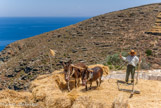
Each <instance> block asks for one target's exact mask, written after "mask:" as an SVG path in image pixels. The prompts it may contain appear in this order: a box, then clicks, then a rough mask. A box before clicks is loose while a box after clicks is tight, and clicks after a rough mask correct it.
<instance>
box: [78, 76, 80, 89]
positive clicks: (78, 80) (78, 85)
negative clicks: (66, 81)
mask: <svg viewBox="0 0 161 108" xmlns="http://www.w3.org/2000/svg"><path fill="white" fill-rule="evenodd" d="M79 86H80V78H79V79H78V87H79Z"/></svg>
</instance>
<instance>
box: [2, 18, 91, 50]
mask: <svg viewBox="0 0 161 108" xmlns="http://www.w3.org/2000/svg"><path fill="white" fill-rule="evenodd" d="M86 19H88V17H0V51H2V50H3V49H4V48H5V46H6V45H8V44H10V43H12V42H14V41H17V40H21V39H24V38H29V37H32V36H35V35H39V34H42V33H44V32H49V31H52V30H55V29H58V28H62V27H65V26H69V25H72V24H76V23H78V22H81V21H83V20H86Z"/></svg>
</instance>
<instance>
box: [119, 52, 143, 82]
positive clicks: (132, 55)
mask: <svg viewBox="0 0 161 108" xmlns="http://www.w3.org/2000/svg"><path fill="white" fill-rule="evenodd" d="M120 58H122V59H123V60H124V61H127V62H128V65H127V70H126V78H125V81H126V83H128V80H129V75H130V73H131V83H133V82H134V75H135V67H136V66H137V64H138V62H140V59H139V58H138V57H137V56H136V52H135V51H134V50H131V51H130V52H129V55H128V56H127V57H123V56H122V55H121V54H120Z"/></svg>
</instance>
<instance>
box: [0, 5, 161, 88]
mask: <svg viewBox="0 0 161 108" xmlns="http://www.w3.org/2000/svg"><path fill="white" fill-rule="evenodd" d="M160 10H161V4H151V5H145V6H140V7H135V8H129V9H125V10H121V11H116V12H111V13H107V14H103V15H100V16H96V17H93V18H90V19H88V20H85V21H83V22H80V23H77V24H75V25H71V26H68V27H64V28H61V29H58V30H55V31H51V32H47V33H44V34H41V35H38V36H34V37H31V38H28V39H23V40H20V41H17V42H14V43H12V44H10V45H8V46H7V47H6V48H5V49H4V50H3V51H2V52H0V79H1V80H0V89H5V88H9V89H14V90H24V89H28V88H29V83H30V81H32V80H34V79H35V78H36V77H37V76H38V75H42V74H49V73H51V72H52V71H54V70H56V69H60V68H61V65H60V63H59V62H60V61H62V60H69V59H71V60H72V61H73V62H74V63H77V62H79V61H82V62H85V64H87V65H89V64H95V63H105V61H106V57H107V56H108V55H112V54H115V53H118V52H120V51H121V49H122V51H124V52H128V51H129V50H130V49H134V50H136V51H137V52H138V54H140V53H141V55H142V56H143V57H144V59H145V64H149V65H150V66H151V68H156V69H158V68H160V67H161V62H160V61H161V47H160V46H161V37H160V35H157V34H156V35H153V34H146V31H149V30H150V29H151V28H152V26H153V25H155V22H156V21H155V20H156V16H157V15H158V13H159V12H160ZM49 49H53V50H55V51H56V56H55V57H51V55H50V54H49ZM148 49H149V50H151V51H152V54H151V55H149V56H147V55H146V53H145V51H146V50H148Z"/></svg>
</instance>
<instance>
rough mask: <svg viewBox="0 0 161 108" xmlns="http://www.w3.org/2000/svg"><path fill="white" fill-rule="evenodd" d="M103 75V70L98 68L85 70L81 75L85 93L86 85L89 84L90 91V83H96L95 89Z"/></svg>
mask: <svg viewBox="0 0 161 108" xmlns="http://www.w3.org/2000/svg"><path fill="white" fill-rule="evenodd" d="M102 75H103V69H102V68H101V67H99V66H96V67H94V68H92V69H87V70H86V71H85V72H84V73H83V78H82V79H83V85H85V86H86V91H87V90H88V89H87V83H88V82H89V83H90V89H91V87H92V82H93V81H96V84H97V87H98V86H100V85H101V78H102Z"/></svg>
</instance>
